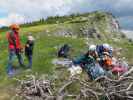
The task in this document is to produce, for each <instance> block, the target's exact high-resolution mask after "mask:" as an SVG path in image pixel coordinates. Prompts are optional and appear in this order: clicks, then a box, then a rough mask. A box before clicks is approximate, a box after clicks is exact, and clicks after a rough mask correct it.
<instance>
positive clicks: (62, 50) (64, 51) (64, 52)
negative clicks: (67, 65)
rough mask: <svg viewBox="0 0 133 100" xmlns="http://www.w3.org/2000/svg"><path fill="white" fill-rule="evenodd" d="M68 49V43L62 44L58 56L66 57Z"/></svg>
mask: <svg viewBox="0 0 133 100" xmlns="http://www.w3.org/2000/svg"><path fill="white" fill-rule="evenodd" d="M69 51H70V46H69V45H68V44H65V45H63V46H62V47H61V48H60V49H59V51H58V57H64V58H67V57H68V55H69V54H68V53H69Z"/></svg>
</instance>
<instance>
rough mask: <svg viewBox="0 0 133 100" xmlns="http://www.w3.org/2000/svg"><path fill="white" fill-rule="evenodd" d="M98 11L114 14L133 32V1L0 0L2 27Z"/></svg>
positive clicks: (122, 24)
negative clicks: (49, 17) (57, 16)
mask: <svg viewBox="0 0 133 100" xmlns="http://www.w3.org/2000/svg"><path fill="white" fill-rule="evenodd" d="M96 10H102V11H109V12H111V13H113V14H114V15H115V16H117V18H118V20H119V22H120V24H121V26H122V27H123V28H124V29H132V30H133V0H0V26H3V25H10V24H11V23H14V22H16V23H23V22H26V21H31V20H37V19H39V18H42V17H44V18H46V17H47V16H55V15H68V14H71V13H79V12H80V13H84V12H92V11H96Z"/></svg>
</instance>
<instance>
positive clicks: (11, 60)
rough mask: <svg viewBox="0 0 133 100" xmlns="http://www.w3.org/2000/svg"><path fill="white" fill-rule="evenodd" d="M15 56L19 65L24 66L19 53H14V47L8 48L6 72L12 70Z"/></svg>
mask: <svg viewBox="0 0 133 100" xmlns="http://www.w3.org/2000/svg"><path fill="white" fill-rule="evenodd" d="M15 56H17V59H18V62H19V65H20V66H24V61H23V58H22V56H21V54H20V53H16V50H15V49H9V59H8V65H7V73H10V72H12V71H13V61H14V60H15Z"/></svg>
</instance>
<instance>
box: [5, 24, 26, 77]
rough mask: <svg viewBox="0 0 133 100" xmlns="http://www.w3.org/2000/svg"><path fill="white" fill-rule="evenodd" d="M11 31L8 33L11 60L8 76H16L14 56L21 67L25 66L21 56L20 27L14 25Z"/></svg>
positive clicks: (9, 61)
mask: <svg viewBox="0 0 133 100" xmlns="http://www.w3.org/2000/svg"><path fill="white" fill-rule="evenodd" d="M10 29H11V31H9V32H7V34H6V35H7V40H8V44H9V60H8V66H7V73H8V75H12V74H14V70H13V64H12V63H13V60H14V56H17V58H18V62H19V64H20V66H24V64H23V59H22V56H21V42H20V37H19V29H20V27H19V25H17V24H12V25H11V26H10Z"/></svg>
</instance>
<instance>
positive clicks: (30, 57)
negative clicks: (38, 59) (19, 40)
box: [26, 55, 32, 68]
mask: <svg viewBox="0 0 133 100" xmlns="http://www.w3.org/2000/svg"><path fill="white" fill-rule="evenodd" d="M26 57H27V59H28V63H29V64H28V67H29V68H31V67H32V55H26Z"/></svg>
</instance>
